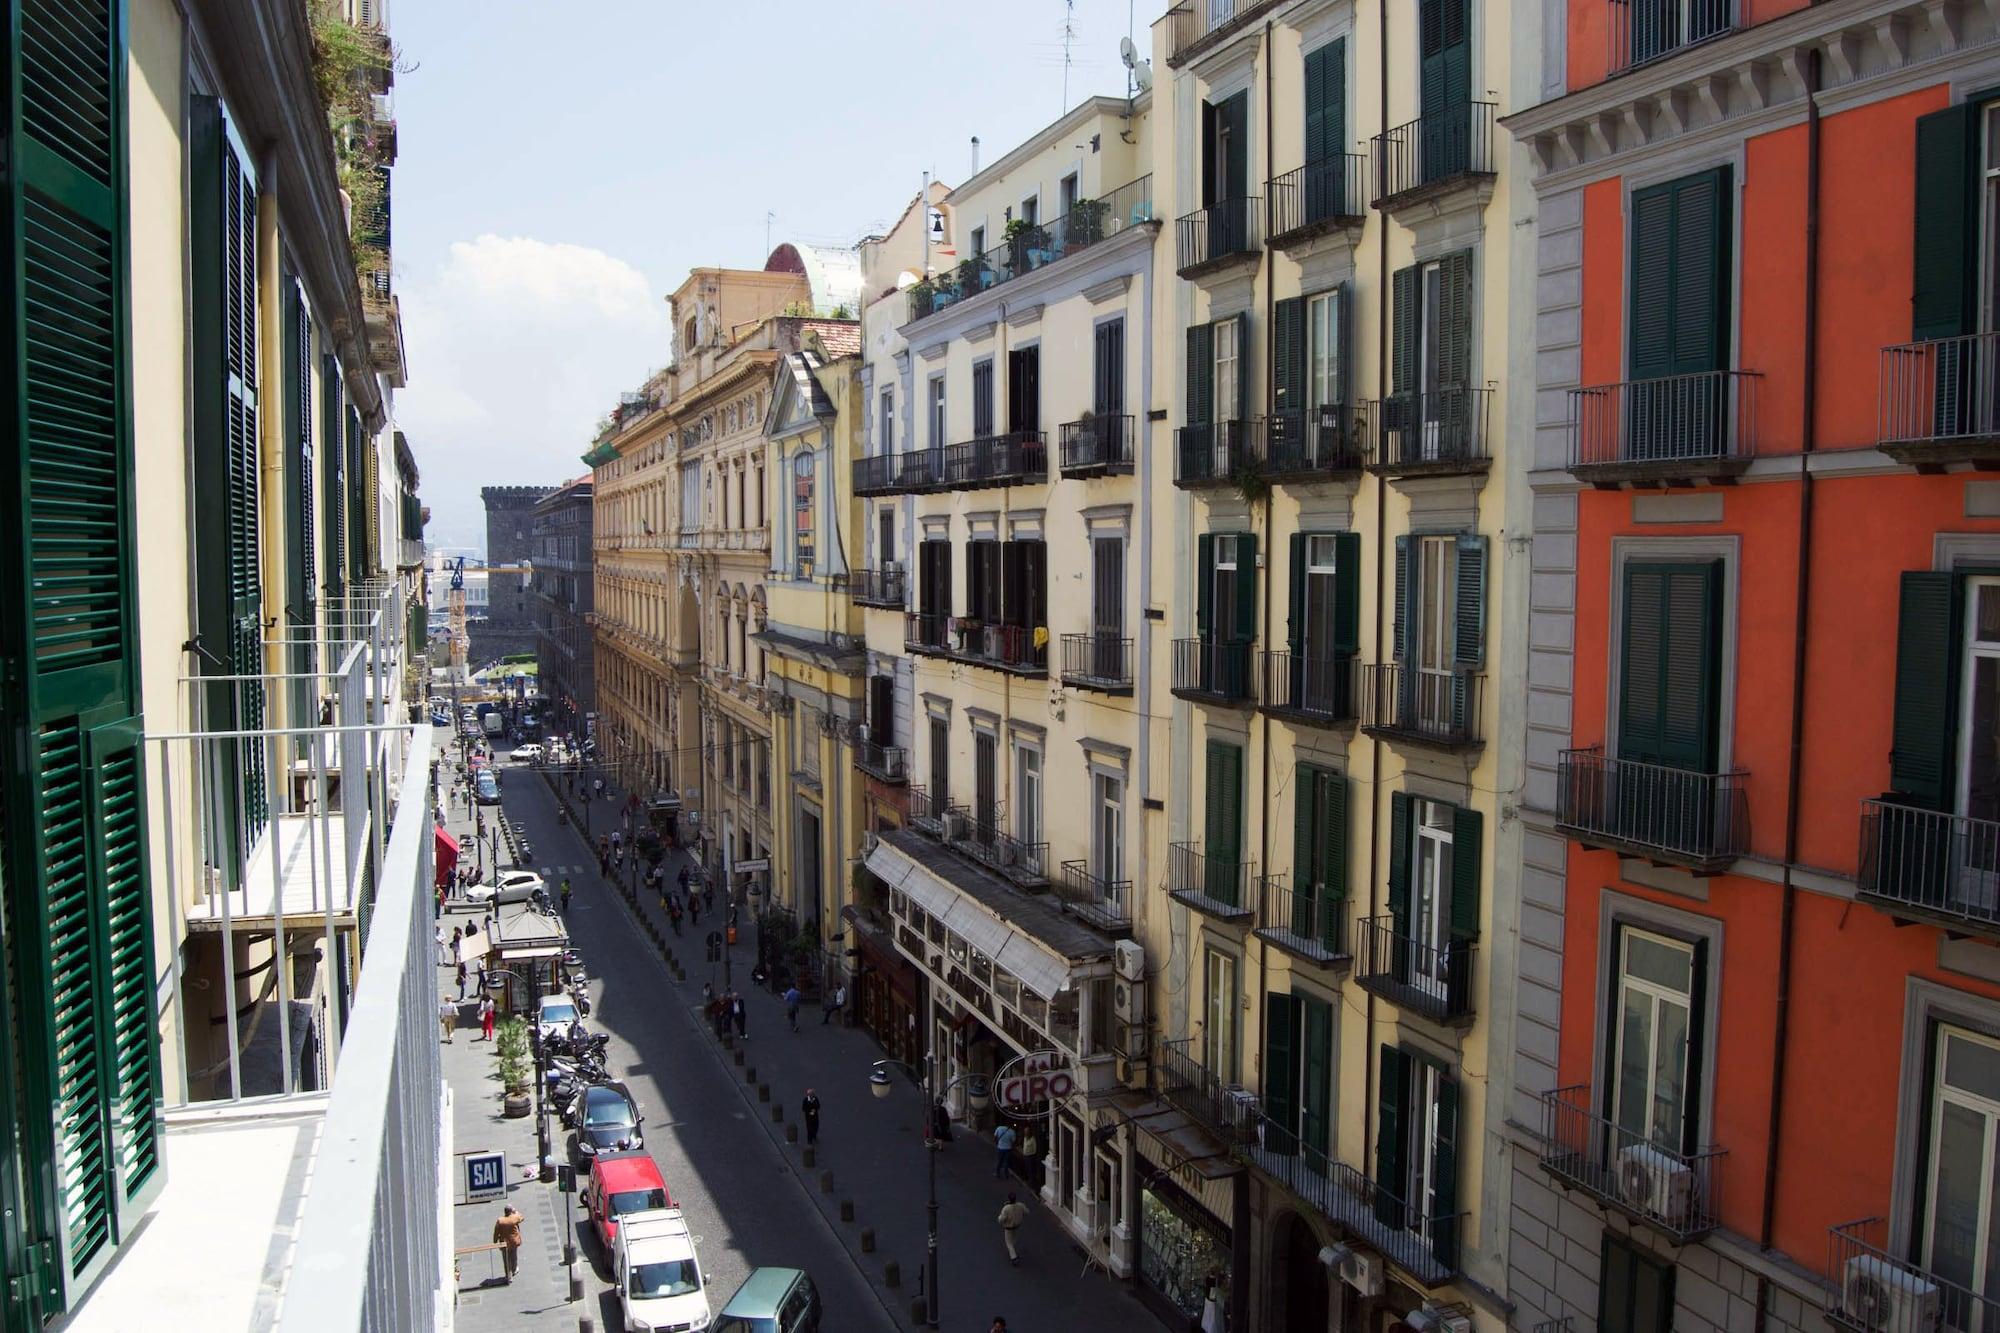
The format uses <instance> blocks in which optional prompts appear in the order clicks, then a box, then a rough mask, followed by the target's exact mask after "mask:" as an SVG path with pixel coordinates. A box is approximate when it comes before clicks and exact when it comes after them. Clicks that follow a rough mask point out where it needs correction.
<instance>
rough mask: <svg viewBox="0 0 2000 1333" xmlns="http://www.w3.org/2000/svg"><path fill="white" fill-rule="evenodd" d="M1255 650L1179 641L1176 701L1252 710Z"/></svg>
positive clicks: (1244, 646) (1239, 645)
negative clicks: (1252, 657) (1251, 698)
mask: <svg viewBox="0 0 2000 1333" xmlns="http://www.w3.org/2000/svg"><path fill="white" fill-rule="evenodd" d="M1251 680H1252V670H1251V649H1250V645H1249V644H1247V643H1216V642H1212V641H1210V640H1208V639H1175V640H1174V662H1173V685H1172V689H1173V692H1174V695H1175V697H1177V698H1181V699H1187V700H1190V701H1192V702H1194V703H1204V704H1222V705H1225V706H1228V707H1234V708H1247V707H1249V706H1250V695H1251Z"/></svg>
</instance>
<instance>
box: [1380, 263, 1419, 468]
mask: <svg viewBox="0 0 2000 1333" xmlns="http://www.w3.org/2000/svg"><path fill="white" fill-rule="evenodd" d="M1390 288H1391V292H1390V304H1391V306H1392V312H1391V313H1392V314H1393V318H1392V319H1391V320H1390V326H1391V327H1390V331H1389V336H1390V344H1389V391H1390V394H1391V395H1392V396H1391V398H1390V399H1389V401H1388V402H1386V403H1384V404H1383V405H1382V413H1383V415H1382V430H1383V432H1384V435H1385V438H1384V440H1383V442H1382V443H1383V446H1384V448H1385V449H1388V450H1390V451H1391V452H1392V457H1390V458H1388V459H1385V460H1384V461H1386V462H1396V461H1400V460H1401V459H1402V458H1405V457H1409V456H1412V454H1413V452H1414V446H1415V440H1416V433H1417V423H1418V417H1419V415H1420V412H1419V407H1418V404H1417V401H1416V399H1415V394H1416V392H1417V389H1418V387H1419V385H1421V384H1422V382H1423V381H1422V371H1421V368H1420V367H1419V366H1418V364H1417V360H1418V352H1417V349H1418V348H1419V347H1421V346H1422V345H1423V343H1422V335H1423V308H1424V304H1423V301H1422V300H1421V299H1420V298H1421V295H1422V290H1423V274H1422V273H1421V272H1420V271H1419V270H1418V269H1417V268H1416V266H1415V265H1412V266H1411V267H1409V268H1401V269H1397V270H1396V275H1395V277H1394V278H1392V279H1391V280H1390ZM1392 433H1393V434H1394V436H1395V443H1394V444H1393V446H1392V445H1391V444H1390V441H1389V439H1387V438H1386V437H1387V436H1388V435H1390V434H1392Z"/></svg>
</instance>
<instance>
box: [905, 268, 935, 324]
mask: <svg viewBox="0 0 2000 1333" xmlns="http://www.w3.org/2000/svg"><path fill="white" fill-rule="evenodd" d="M936 309H937V287H936V285H935V284H933V283H932V282H931V280H930V279H929V278H920V279H918V280H917V281H916V282H914V283H912V284H911V285H910V312H911V316H912V318H915V319H922V318H923V317H924V316H925V315H928V314H930V313H932V312H933V311H935V310H936Z"/></svg>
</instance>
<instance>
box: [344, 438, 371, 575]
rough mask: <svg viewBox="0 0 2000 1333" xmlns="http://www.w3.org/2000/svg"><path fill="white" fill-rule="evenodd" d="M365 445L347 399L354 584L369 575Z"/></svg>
mask: <svg viewBox="0 0 2000 1333" xmlns="http://www.w3.org/2000/svg"><path fill="white" fill-rule="evenodd" d="M366 447H367V439H366V437H365V436H364V435H363V434H362V432H361V413H360V411H359V410H358V409H357V408H356V407H355V406H354V404H353V403H351V402H350V403H349V404H348V405H347V467H346V473H347V510H346V515H347V581H348V582H349V583H350V584H356V585H358V584H360V583H362V582H363V581H364V580H366V579H367V577H368V492H367V488H366V481H367V475H368V473H367V466H366V464H365V463H364V462H363V461H362V450H363V449H364V448H366Z"/></svg>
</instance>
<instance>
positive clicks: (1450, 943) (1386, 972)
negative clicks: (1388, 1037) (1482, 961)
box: [1354, 916, 1478, 1024]
mask: <svg viewBox="0 0 2000 1333" xmlns="http://www.w3.org/2000/svg"><path fill="white" fill-rule="evenodd" d="M1396 924H1397V923H1396V918H1394V917H1391V916H1377V917H1370V918H1368V919H1367V920H1366V921H1363V922H1362V923H1361V948H1360V950H1359V956H1358V957H1357V958H1356V960H1355V966H1354V980H1355V984H1357V985H1359V986H1360V987H1361V988H1362V989H1363V990H1367V991H1371V992H1373V993H1374V994H1376V995H1379V996H1381V997H1382V998H1383V999H1385V1000H1388V1001H1390V1002H1391V1003H1392V1004H1396V1005H1400V1006H1401V1007H1402V1008H1404V1009H1408V1010H1410V1011H1411V1012H1413V1013H1419V1014H1422V1015H1423V1016H1424V1017H1425V1018H1428V1019H1431V1020H1433V1021H1435V1022H1439V1023H1453V1024H1456V1023H1469V1022H1471V1021H1472V1018H1473V1014H1474V1010H1475V1007H1476V1001H1477V998H1478V997H1477V996H1476V995H1475V994H1474V993H1473V988H1472V961H1473V960H1472V955H1473V953H1474V951H1475V949H1476V947H1477V944H1478V942H1477V941H1476V940H1471V939H1464V938H1460V937H1458V936H1454V935H1447V936H1446V937H1445V938H1444V939H1443V940H1442V941H1440V942H1439V943H1437V944H1432V943H1431V942H1430V941H1428V940H1423V939H1417V938H1415V937H1413V936H1410V935H1407V934H1403V933H1400V932H1399V931H1398V930H1397V929H1396Z"/></svg>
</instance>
